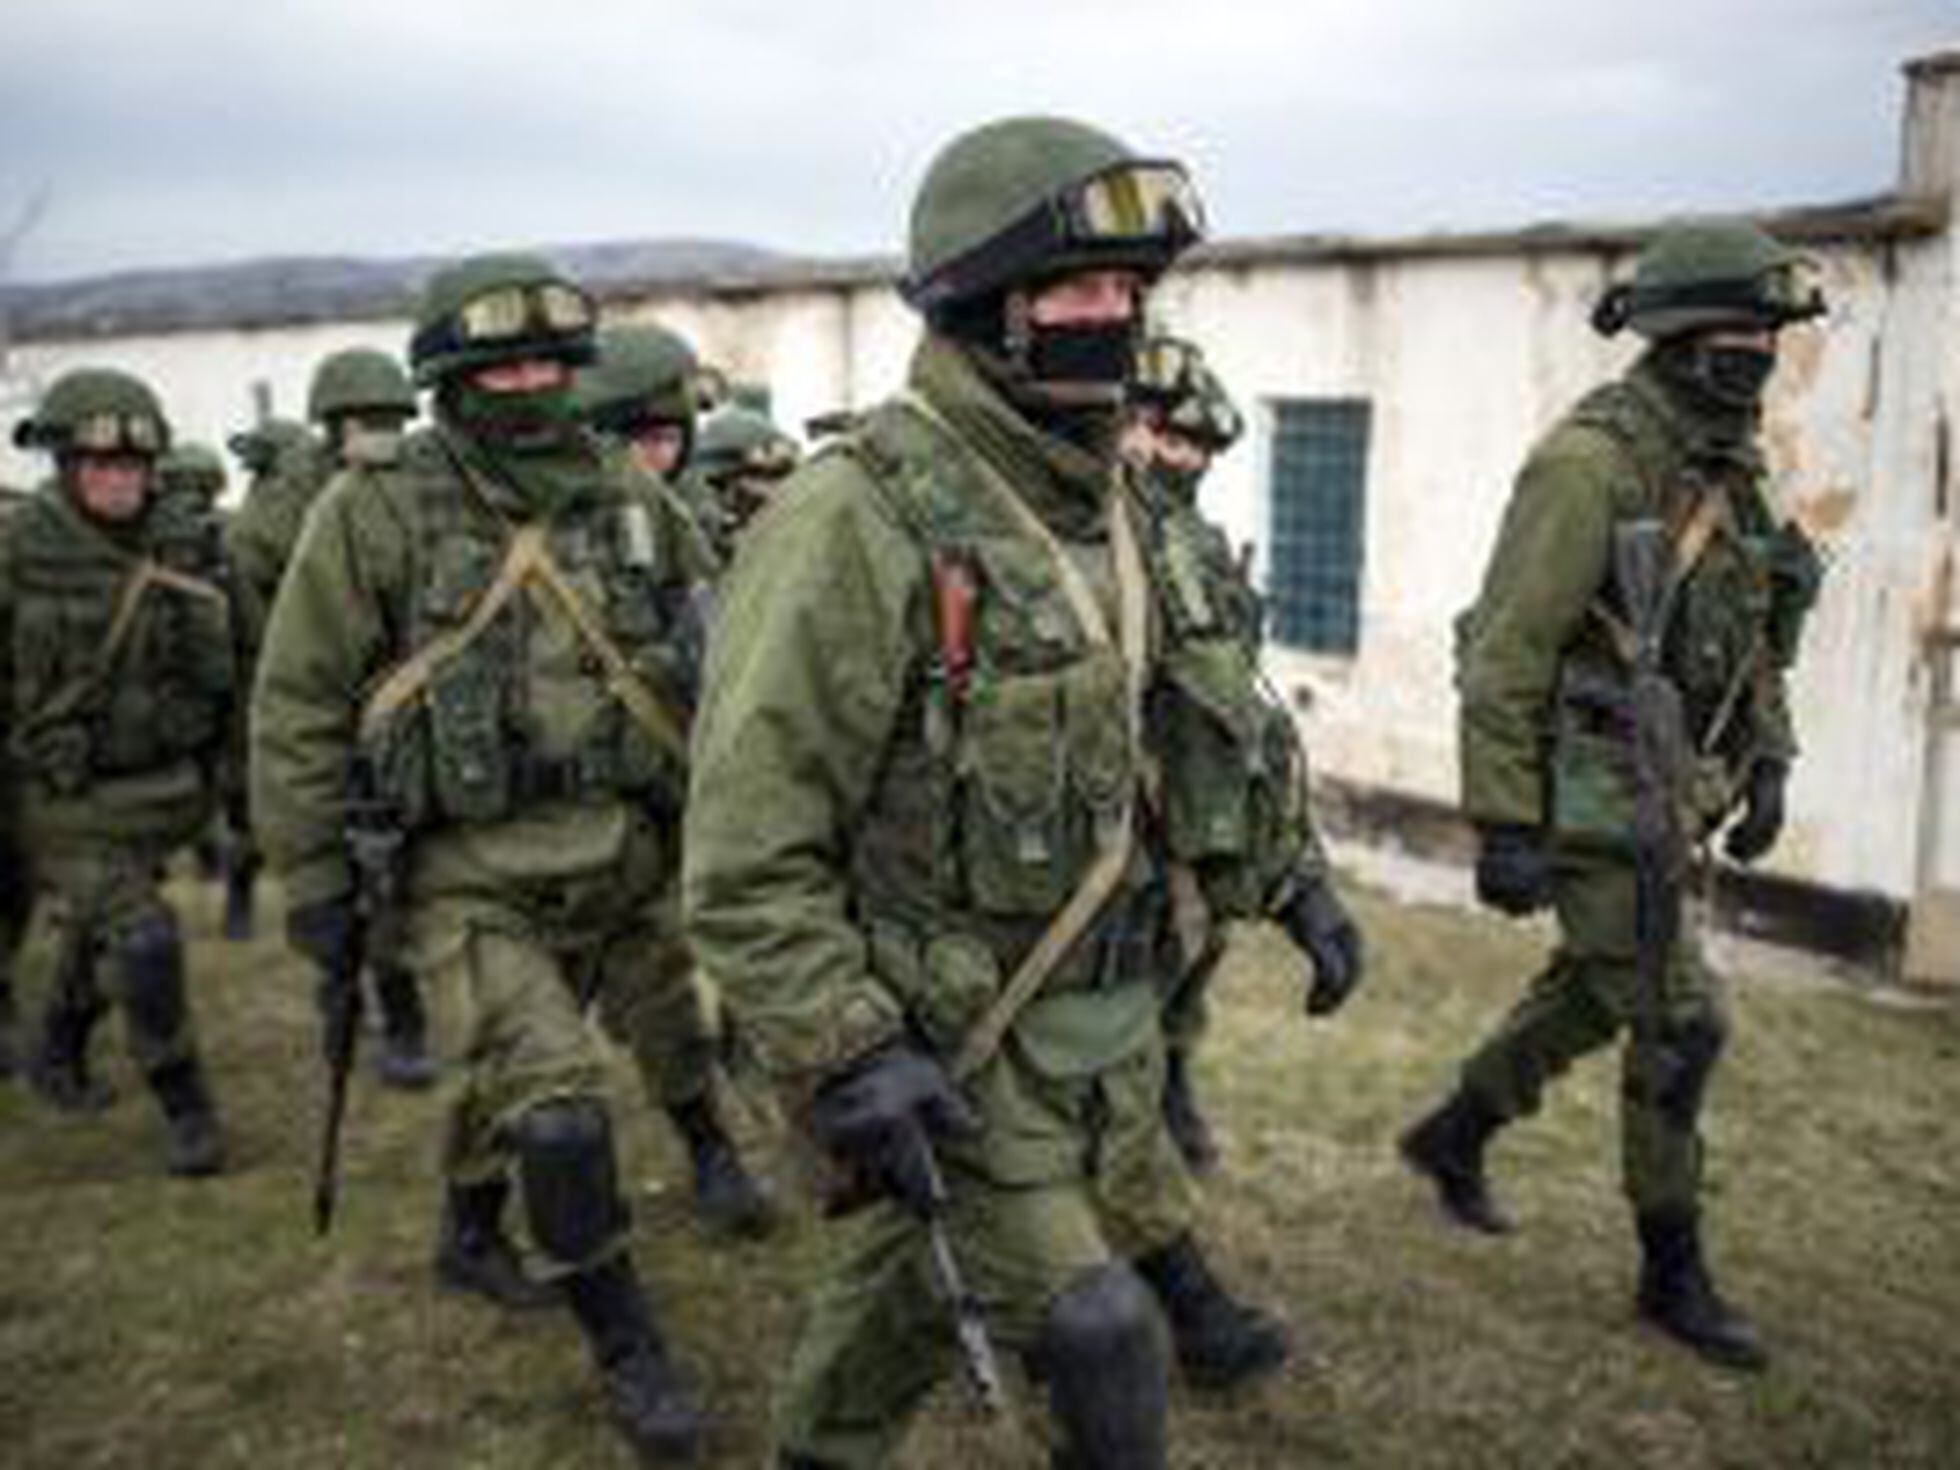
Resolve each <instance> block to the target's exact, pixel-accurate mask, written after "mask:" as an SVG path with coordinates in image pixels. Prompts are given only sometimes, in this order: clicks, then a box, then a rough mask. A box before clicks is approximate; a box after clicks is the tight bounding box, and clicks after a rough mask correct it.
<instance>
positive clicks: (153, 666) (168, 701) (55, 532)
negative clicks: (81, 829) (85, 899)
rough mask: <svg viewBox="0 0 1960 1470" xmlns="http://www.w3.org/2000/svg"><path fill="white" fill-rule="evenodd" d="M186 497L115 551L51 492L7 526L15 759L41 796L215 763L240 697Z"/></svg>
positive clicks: (201, 526) (210, 557)
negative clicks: (134, 540) (41, 790)
mask: <svg viewBox="0 0 1960 1470" xmlns="http://www.w3.org/2000/svg"><path fill="white" fill-rule="evenodd" d="M183 499H184V498H183V497H176V498H174V499H171V500H159V501H158V502H157V503H156V504H155V505H153V506H152V508H151V510H150V512H149V513H148V516H147V517H146V522H145V526H144V532H143V536H142V538H141V540H140V542H139V543H138V544H137V545H135V546H132V547H127V548H126V547H124V546H122V545H120V544H119V543H117V542H116V541H114V540H112V539H110V538H109V537H108V536H106V535H104V534H103V533H102V532H101V531H98V530H97V529H95V528H94V527H92V526H90V525H89V524H88V523H87V522H86V521H85V520H84V519H83V518H82V517H81V515H80V514H79V513H78V512H76V511H75V510H74V509H72V508H71V507H69V506H68V505H67V504H66V503H65V502H64V501H62V500H61V499H59V498H57V495H56V494H55V493H54V492H49V493H46V494H43V495H41V496H39V497H36V498H35V499H34V500H32V501H30V502H28V503H26V504H23V505H22V506H21V507H20V508H19V509H18V510H16V511H15V512H14V513H13V514H12V516H11V517H10V518H9V520H8V524H7V530H6V534H7V538H8V540H9V542H10V543H11V555H10V557H9V559H8V560H9V565H10V570H11V575H12V581H13V586H12V589H11V591H12V599H11V600H12V604H13V629H12V647H11V649H10V654H11V659H12V664H13V686H12V708H11V709H10V710H9V712H8V713H9V720H8V723H9V726H10V728H11V730H12V735H11V750H12V754H13V756H14V758H15V759H16V760H17V761H19V762H20V763H21V766H22V767H23V769H24V770H25V771H27V772H28V773H30V774H31V775H32V777H33V778H34V779H36V780H38V781H39V782H40V783H41V784H42V785H43V786H44V787H45V788H46V789H47V790H49V791H50V792H52V793H54V794H56V795H62V796H74V795H80V794H82V793H83V792H85V791H86V790H87V789H88V788H89V787H90V786H91V785H92V784H93V783H94V782H95V781H97V780H101V779H113V778H116V777H121V776H131V775H137V774H141V773H144V772H151V771H159V770H163V769H166V768H168V767H170V766H173V765H176V764H178V763H181V762H183V761H186V760H190V761H195V762H198V763H200V764H206V765H208V764H210V763H211V762H213V761H215V760H216V758H217V756H218V754H219V752H220V750H221V748H222V746H223V744H224V741H225V737H226V731H227V722H228V720H229V718H230V712H231V706H232V701H233V699H234V697H235V692H236V691H235V679H236V669H235V663H234V659H235V650H234V646H233V639H232V625H231V608H230V600H229V598H228V596H227V594H226V592H225V590H224V587H223V585H222V579H223V576H224V564H223V557H222V553H221V551H220V550H219V546H218V541H217V534H216V526H215V523H214V522H212V521H211V520H210V519H209V518H208V517H206V516H202V515H198V514H194V513H192V511H191V508H190V507H189V506H188V504H178V503H176V502H177V501H179V500H183Z"/></svg>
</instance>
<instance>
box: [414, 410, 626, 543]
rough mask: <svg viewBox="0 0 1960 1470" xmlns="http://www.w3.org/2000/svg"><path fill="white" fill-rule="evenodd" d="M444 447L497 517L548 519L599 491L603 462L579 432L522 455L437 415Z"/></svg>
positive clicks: (588, 438)
mask: <svg viewBox="0 0 1960 1470" xmlns="http://www.w3.org/2000/svg"><path fill="white" fill-rule="evenodd" d="M438 419H439V425H440V427H439V432H440V434H441V438H442V443H443V446H444V448H445V449H446V450H447V451H448V452H449V454H450V455H452V456H453V457H454V459H455V461H456V462H457V464H458V465H459V466H460V468H461V469H462V470H463V472H464V473H465V474H467V475H468V476H469V480H470V484H471V486H472V487H473V488H474V489H475V490H476V492H477V493H478V494H479V495H480V496H481V497H482V498H483V500H484V502H485V503H486V504H487V505H488V507H489V508H490V509H491V510H492V511H494V512H495V513H496V514H497V515H499V516H501V517H503V518H504V519H506V520H510V521H518V522H522V521H529V520H547V521H548V520H550V519H552V518H553V517H555V516H557V515H559V514H561V513H562V512H564V511H566V510H569V509H571V508H572V507H573V506H574V505H576V504H578V503H579V502H581V501H584V500H587V499H596V498H597V497H598V495H599V493H600V484H601V479H602V476H601V464H602V458H601V455H600V453H599V450H598V446H597V444H596V443H595V442H594V441H593V440H592V439H591V438H590V437H588V436H587V435H585V434H584V433H583V432H581V433H578V434H575V435H572V436H569V437H567V438H566V439H565V440H563V441H562V442H560V443H557V444H554V445H552V446H551V447H550V448H548V449H537V450H531V451H527V452H525V453H522V454H518V453H512V452H510V451H508V450H505V449H501V448H495V449H493V448H492V447H491V446H489V445H487V444H485V443H484V442H483V441H482V440H480V439H478V438H477V437H476V436H475V435H473V434H471V433H470V432H469V430H468V428H467V427H465V426H464V425H463V424H461V423H458V422H457V421H456V420H455V419H453V418H451V417H449V416H447V415H442V414H438Z"/></svg>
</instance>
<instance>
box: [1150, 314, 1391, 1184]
mask: <svg viewBox="0 0 1960 1470" xmlns="http://www.w3.org/2000/svg"><path fill="white" fill-rule="evenodd" d="M1131 397H1132V400H1133V402H1134V404H1135V410H1134V413H1133V416H1132V419H1131V422H1130V424H1129V426H1128V428H1127V429H1126V431H1125V438H1124V449H1125V455H1126V457H1127V458H1129V459H1130V461H1131V462H1132V463H1133V464H1135V465H1136V466H1137V469H1138V474H1139V476H1140V477H1141V479H1142V481H1143V483H1144V486H1145V487H1146V492H1147V495H1148V499H1149V502H1150V507H1151V511H1152V518H1151V528H1152V533H1153V535H1154V536H1155V537H1156V540H1157V543H1158V555H1157V557H1156V559H1155V564H1156V565H1157V566H1158V568H1159V569H1160V571H1161V577H1162V584H1163V585H1162V587H1161V590H1160V598H1161V602H1162V605H1163V608H1164V615H1165V627H1164V643H1165V665H1166V677H1165V679H1164V683H1163V686H1162V687H1161V688H1160V689H1159V690H1158V691H1157V693H1156V696H1155V698H1154V700H1153V714H1154V716H1155V717H1156V719H1157V721H1158V722H1159V723H1160V724H1161V726H1162V730H1163V738H1164V740H1165V742H1166V743H1167V744H1168V745H1170V746H1172V747H1173V748H1175V749H1176V750H1177V751H1178V752H1179V755H1178V759H1179V761H1180V762H1181V763H1183V764H1186V765H1188V766H1189V767H1191V768H1192V769H1194V770H1201V769H1204V768H1205V767H1206V766H1207V764H1208V763H1209V764H1213V765H1215V766H1216V768H1217V769H1216V773H1215V774H1214V775H1213V776H1211V777H1210V778H1209V779H1202V780H1197V781H1193V782H1190V783H1186V784H1185V785H1184V786H1181V787H1172V788H1171V790H1170V792H1169V793H1168V795H1169V798H1170V799H1171V800H1192V801H1194V803H1195V804H1194V805H1193V806H1192V807H1191V808H1190V809H1189V810H1183V809H1179V810H1172V811H1170V812H1168V813H1167V814H1166V815H1167V821H1168V822H1169V824H1170V825H1171V827H1172V828H1173V829H1174V830H1176V831H1178V832H1180V833H1183V834H1186V835H1185V836H1184V839H1183V842H1182V847H1183V849H1184V851H1183V852H1182V854H1181V855H1182V856H1183V857H1184V858H1185V859H1186V860H1187V861H1186V864H1185V865H1183V866H1181V867H1179V868H1174V869H1173V870H1172V872H1173V890H1172V892H1173V898H1174V900H1175V901H1176V909H1175V912H1177V914H1178V917H1179V924H1178V930H1179V936H1180V941H1181V943H1182V944H1183V946H1184V951H1185V953H1184V959H1185V963H1184V964H1183V965H1182V966H1180V967H1178V969H1177V970H1176V971H1174V972H1173V974H1172V976H1171V979H1172V986H1171V989H1170V992H1169V994H1168V995H1167V997H1166V999H1165V1003H1164V1043H1165V1055H1166V1063H1167V1065H1166V1067H1165V1074H1164V1078H1165V1080H1164V1122H1165V1124H1166V1126H1167V1127H1169V1129H1170V1132H1171V1137H1172V1138H1173V1139H1174V1140H1175V1141H1176V1143H1177V1146H1178V1150H1179V1152H1180V1153H1182V1154H1183V1155H1184V1160H1185V1163H1186V1164H1187V1165H1188V1166H1189V1167H1190V1168H1191V1169H1192V1171H1193V1172H1194V1173H1199V1174H1203V1173H1209V1172H1210V1171H1211V1170H1212V1169H1213V1168H1214V1167H1216V1164H1217V1146H1216V1144H1215V1143H1214V1142H1213V1139H1212V1134H1211V1128H1210V1127H1209V1125H1208V1124H1207V1123H1206V1121H1205V1117H1204V1114H1203V1113H1202V1112H1201V1111H1200V1110H1199V1108H1198V1105H1197V1099H1196V1097H1195V1095H1194V1093H1193V1088H1192V1082H1191V1059H1192V1056H1193V1055H1194V1053H1195V1052H1196V1050H1197V1046H1198V1042H1199V1040H1200V1039H1201V1038H1202V1036H1203V1033H1204V1027H1205V1013H1206V999H1205V996H1206V990H1207V987H1208V986H1209V983H1210V978H1211V973H1212V970H1213V969H1214V968H1215V967H1216V965H1217V963H1218V960H1219V957H1220V955H1221V954H1222V953H1223V950H1224V945H1223V936H1222V934H1221V932H1220V930H1221V928H1222V924H1221V921H1222V920H1226V919H1232V918H1262V917H1270V918H1272V919H1273V920H1274V921H1275V922H1277V923H1278V924H1279V925H1280V926H1281V927H1282V928H1283V929H1284V930H1285V931H1286V933H1287V935H1288V937H1290V938H1291V939H1292V940H1293V942H1294V943H1295V944H1296V945H1297V946H1298V947H1299V949H1300V951H1301V952H1302V953H1303V954H1304V955H1306V956H1307V958H1308V961H1309V964H1310V966H1311V969H1312V978H1311V979H1310V980H1309V982H1308V985H1307V988H1306V997H1307V1000H1306V1006H1307V1011H1308V1013H1309V1014H1310V1015H1316V1016H1320V1015H1328V1014H1331V1013H1332V1012H1333V1011H1335V1010H1337V1009H1338V1008H1339V1007H1340V1005H1341V1004H1342V1002H1344V1001H1345V1000H1346V999H1347V997H1348V995H1349V994H1350V993H1351V992H1352V991H1353V990H1354V988H1355V986H1356V985H1358V984H1359V983H1360V981H1361V974H1362V959H1361V936H1360V932H1359V931H1358V930H1357V929H1356V928H1355V926H1354V923H1353V921H1352V920H1351V919H1350V918H1349V917H1348V914H1347V911H1346V910H1345V909H1344V908H1343V907H1342V905H1341V901H1340V899H1339V897H1338V896H1337V895H1336V894H1335V892H1334V889H1333V886H1332V885H1331V883H1329V881H1328V871H1327V858H1326V854H1325V852H1324V851H1323V850H1322V848H1321V846H1320V841H1319V838H1318V837H1317V835H1316V834H1315V832H1314V828H1313V821H1312V814H1311V812H1310V811H1309V809H1308V805H1307V763H1306V754H1305V752H1304V751H1303V750H1302V749H1301V747H1300V741H1299V736H1298V731H1297V729H1296V727H1295V726H1294V723H1293V719H1292V716H1291V715H1289V714H1288V713H1287V711H1286V709H1285V706H1284V705H1282V704H1281V703H1280V702H1279V700H1277V699H1276V698H1274V697H1273V696H1272V695H1271V694H1270V692H1269V690H1268V688H1267V686H1266V684H1265V683H1264V680H1263V676H1262V675H1261V673H1260V671H1259V652H1260V639H1261V631H1262V620H1263V619H1262V610H1261V607H1260V603H1259V596H1258V594H1257V593H1256V592H1255V591H1253V589H1252V587H1251V585H1250V583H1249V582H1248V581H1247V579H1246V575H1245V571H1244V569H1243V568H1242V566H1241V565H1240V563H1239V560H1238V558H1236V557H1234V556H1233V555H1232V551H1231V545H1230V543H1229V542H1228V541H1227V540H1226V538H1225V533H1224V532H1223V531H1222V530H1220V529H1219V528H1218V527H1217V526H1215V525H1214V524H1212V522H1210V521H1209V520H1207V519H1206V518H1205V516H1204V514H1203V513H1202V512H1201V511H1200V510H1199V509H1198V485H1199V482H1200V481H1201V480H1202V479H1203V478H1204V475H1205V472H1206V471H1207V470H1208V469H1209V468H1210V467H1211V461H1212V458H1213V456H1215V455H1218V454H1222V453H1224V452H1225V451H1226V450H1227V449H1229V448H1231V446H1232V444H1233V443H1234V442H1235V441H1236V440H1237V439H1238V437H1239V434H1240V432H1241V431H1242V429H1243V427H1244V422H1243V420H1242V419H1241V417H1240V415H1239V411H1238V408H1237V407H1236V406H1235V405H1234V404H1233V402H1232V400H1231V397H1230V395H1229V394H1227V393H1226V391H1225V387H1224V384H1222V383H1220V382H1219V381H1218V378H1217V375H1216V374H1214V373H1213V372H1212V371H1211V369H1210V368H1209V367H1208V366H1207V365H1206V364H1205V361H1204V359H1203V356H1202V355H1201V354H1200V353H1199V351H1198V349H1197V348H1195V347H1193V346H1192V345H1191V344H1190V343H1188V342H1185V341H1183V340H1181V339H1179V338H1176V337H1168V336H1156V337H1152V338H1151V339H1149V340H1148V341H1146V342H1145V343H1144V344H1143V347H1142V349H1141V350H1140V351H1139V353H1138V355H1137V372H1136V379H1135V382H1134V383H1133V384H1132V386H1131ZM1248 755H1250V756H1251V758H1252V760H1253V763H1254V769H1255V770H1256V771H1258V772H1259V774H1260V777H1261V779H1259V780H1257V781H1256V782H1253V783H1251V790H1252V791H1253V792H1254V793H1255V799H1253V800H1221V793H1223V792H1225V791H1227V790H1230V789H1231V788H1232V787H1233V785H1234V783H1238V784H1242V785H1243V784H1247V778H1246V775H1245V771H1244V766H1245V762H1246V759H1247V757H1248ZM1248 859H1249V860H1248Z"/></svg>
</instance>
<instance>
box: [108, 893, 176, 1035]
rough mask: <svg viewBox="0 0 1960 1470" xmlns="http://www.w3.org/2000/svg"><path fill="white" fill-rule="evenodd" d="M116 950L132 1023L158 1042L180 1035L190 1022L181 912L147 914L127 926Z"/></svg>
mask: <svg viewBox="0 0 1960 1470" xmlns="http://www.w3.org/2000/svg"><path fill="white" fill-rule="evenodd" d="M116 949H117V955H118V959H119V960H120V962H121V964H122V976H123V1006H124V1009H125V1010H126V1011H127V1012H128V1015H129V1019H130V1021H131V1022H132V1023H133V1024H134V1025H135V1027H136V1028H137V1029H138V1030H139V1031H142V1032H144V1033H146V1034H147V1035H149V1036H151V1037H153V1038H155V1039H157V1040H167V1039H168V1038H170V1037H172V1036H174V1035H176V1034H177V1032H178V1031H180V1030H181V1029H182V1028H183V1024H184V945H183V940H182V939H181V938H180V937H179V935H178V932H177V920H176V918H175V916H174V915H172V914H171V913H170V912H169V911H168V910H166V909H158V910H154V911H152V912H150V913H146V914H144V915H143V916H142V917H140V918H138V919H137V920H135V921H134V922H133V923H131V924H129V925H128V926H127V927H125V928H124V929H123V931H122V933H121V934H120V935H119V936H118V942H117V945H116Z"/></svg>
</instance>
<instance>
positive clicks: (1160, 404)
mask: <svg viewBox="0 0 1960 1470" xmlns="http://www.w3.org/2000/svg"><path fill="white" fill-rule="evenodd" d="M1130 396H1131V397H1132V399H1134V400H1135V402H1136V403H1137V405H1138V406H1139V407H1141V408H1144V409H1146V410H1154V411H1155V412H1156V413H1157V414H1158V415H1160V422H1161V424H1162V425H1163V427H1164V428H1166V429H1169V430H1170V431H1171V432H1172V433H1175V434H1181V435H1182V436H1183V437H1184V438H1186V439H1189V440H1191V442H1192V443H1194V444H1197V445H1200V446H1202V447H1203V448H1204V449H1205V450H1207V451H1208V452H1210V453H1212V454H1223V453H1224V452H1225V451H1226V450H1227V449H1230V448H1231V447H1232V445H1234V444H1235V443H1237V442H1238V439H1239V436H1240V435H1241V434H1243V433H1244V432H1245V417H1244V415H1242V414H1241V413H1240V412H1239V409H1238V405H1237V404H1235V403H1234V402H1232V395H1231V394H1229V393H1227V392H1226V391H1225V385H1224V384H1223V383H1222V382H1220V381H1219V379H1218V375H1217V374H1216V373H1214V372H1213V371H1212V370H1211V367H1210V365H1209V364H1207V363H1206V362H1205V359H1204V354H1203V353H1202V352H1200V351H1199V350H1198V348H1197V347H1196V346H1195V345H1193V344H1192V343H1190V342H1187V341H1185V340H1184V339H1183V338H1181V337H1169V336H1156V337H1151V338H1149V339H1148V340H1147V341H1145V342H1144V344H1143V345H1142V346H1141V347H1139V348H1138V349H1137V367H1136V376H1135V378H1134V379H1133V380H1132V382H1131V384H1130Z"/></svg>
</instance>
